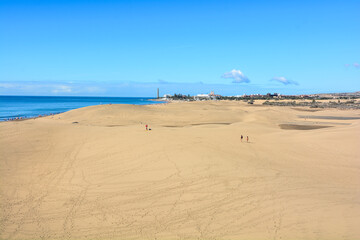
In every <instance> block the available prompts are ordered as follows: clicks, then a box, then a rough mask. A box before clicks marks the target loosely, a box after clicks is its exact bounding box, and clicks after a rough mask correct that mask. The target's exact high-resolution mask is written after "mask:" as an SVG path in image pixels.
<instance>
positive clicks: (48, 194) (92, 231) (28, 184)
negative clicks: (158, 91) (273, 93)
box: [0, 101, 360, 239]
mask: <svg viewBox="0 0 360 240" xmlns="http://www.w3.org/2000/svg"><path fill="white" fill-rule="evenodd" d="M305 110H306V109H305ZM299 115H301V116H303V115H306V116H310V117H307V118H304V117H300V116H299ZM319 116H320V117H319ZM321 116H327V117H321ZM329 116H332V117H330V118H329ZM359 116H360V111H355V110H351V111H341V110H336V109H332V110H321V111H316V112H311V111H298V110H296V109H291V108H288V107H263V106H250V105H246V104H244V103H242V102H226V101H222V102H191V103H187V102H186V103H185V102H174V103H171V104H161V105H148V106H131V105H102V106H92V107H86V108H82V109H77V110H73V111H69V112H66V113H63V114H59V115H55V116H50V117H45V118H38V119H35V120H33V119H31V120H26V121H21V122H1V123H0V156H1V157H0V210H1V212H0V239H359V238H360V228H359V227H358V225H359V222H360V161H359V159H360V148H359V146H360V135H359V133H360V120H359V119H353V118H354V117H355V118H356V117H359ZM145 124H148V125H149V126H150V128H151V131H145ZM284 125H285V126H306V127H293V128H291V127H290V128H291V129H290V130H289V129H286V127H285V129H282V128H281V127H280V126H284ZM321 126H329V127H327V128H320V127H321ZM294 128H295V129H294ZM304 128H305V129H306V131H304V130H300V129H304ZM241 134H243V135H244V136H245V140H243V142H241V141H240V135H241ZM246 136H249V138H250V142H249V143H246Z"/></svg>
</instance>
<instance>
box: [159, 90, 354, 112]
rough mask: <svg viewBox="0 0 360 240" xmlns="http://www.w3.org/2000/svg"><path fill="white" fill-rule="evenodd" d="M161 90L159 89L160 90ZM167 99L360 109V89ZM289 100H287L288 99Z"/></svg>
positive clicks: (171, 97) (165, 97)
mask: <svg viewBox="0 0 360 240" xmlns="http://www.w3.org/2000/svg"><path fill="white" fill-rule="evenodd" d="M158 92H159V91H158ZM158 98H159V99H161V100H165V101H208V100H233V101H245V102H247V103H248V104H254V103H255V101H256V100H261V104H262V105H274V106H308V107H311V108H349V109H354V108H355V109H360V91H358V92H353V93H324V94H303V95H283V94H280V93H267V94H251V95H247V94H243V95H236V96H222V95H219V94H215V93H214V91H211V92H210V93H208V94H197V95H194V96H191V95H189V94H188V95H184V94H181V93H179V94H176V93H175V94H173V95H171V94H165V95H163V97H162V98H160V97H159V95H158ZM284 100H285V101H284ZM286 100H287V101H286Z"/></svg>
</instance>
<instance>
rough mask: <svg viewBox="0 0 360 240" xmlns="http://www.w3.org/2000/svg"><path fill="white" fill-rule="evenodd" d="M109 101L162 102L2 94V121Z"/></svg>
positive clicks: (141, 103)
mask: <svg viewBox="0 0 360 240" xmlns="http://www.w3.org/2000/svg"><path fill="white" fill-rule="evenodd" d="M109 103H112V104H135V105H145V104H157V103H162V102H158V101H153V98H137V97H42V96H0V121H4V120H7V119H13V118H20V117H22V118H31V117H36V116H39V115H49V114H56V113H62V112H66V111H69V110H72V109H76V108H81V107H86V106H92V105H100V104H109Z"/></svg>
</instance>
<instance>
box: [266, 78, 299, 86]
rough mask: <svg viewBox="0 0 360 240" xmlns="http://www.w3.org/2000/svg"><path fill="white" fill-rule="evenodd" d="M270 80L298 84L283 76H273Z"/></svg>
mask: <svg viewBox="0 0 360 240" xmlns="http://www.w3.org/2000/svg"><path fill="white" fill-rule="evenodd" d="M270 81H276V82H279V83H282V84H284V85H290V84H293V85H299V84H298V83H297V82H295V81H293V80H290V79H287V78H285V77H274V78H272V79H271V80H270Z"/></svg>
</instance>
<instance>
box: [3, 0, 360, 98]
mask: <svg viewBox="0 0 360 240" xmlns="http://www.w3.org/2000/svg"><path fill="white" fill-rule="evenodd" d="M359 12H360V2H359V1H346V0H345V1H331V0H329V1H316V3H314V2H313V1H271V2H270V1H186V0H184V1H151V0H148V1H107V0H103V1H95V0H93V1H91V0H90V1H80V0H72V1H66V0H63V1H51V0H48V1H41V0H38V1H36V0H33V1H18V0H0V95H64V96H67V95H77V96H124V97H125V96H155V95H156V88H157V87H159V88H160V92H161V94H165V93H170V94H172V93H175V92H176V93H183V94H197V93H207V92H209V91H211V90H214V91H215V93H219V94H223V95H239V94H244V93H247V94H250V93H267V92H280V93H283V94H301V93H320V92H351V91H359V90H360V66H359V63H360V16H359Z"/></svg>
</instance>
